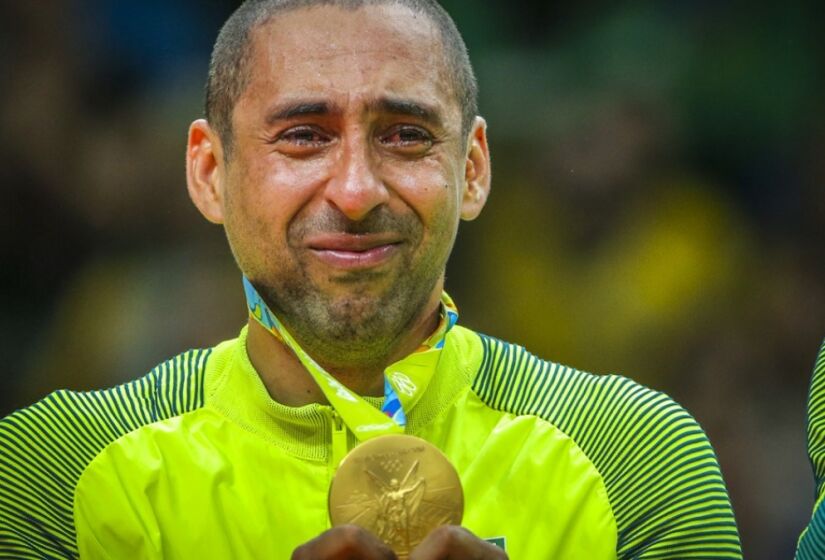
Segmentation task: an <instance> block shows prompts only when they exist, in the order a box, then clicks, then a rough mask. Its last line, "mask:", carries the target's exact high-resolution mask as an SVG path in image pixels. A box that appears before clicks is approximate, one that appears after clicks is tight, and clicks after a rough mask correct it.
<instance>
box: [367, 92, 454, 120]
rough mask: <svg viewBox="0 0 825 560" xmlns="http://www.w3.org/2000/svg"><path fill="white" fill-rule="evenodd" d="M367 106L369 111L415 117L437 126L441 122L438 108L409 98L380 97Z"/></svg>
mask: <svg viewBox="0 0 825 560" xmlns="http://www.w3.org/2000/svg"><path fill="white" fill-rule="evenodd" d="M368 108H369V109H370V110H371V111H375V112H379V113H390V114H393V115H405V116H410V117H415V118H417V119H420V120H422V121H425V122H428V123H430V124H433V125H435V126H439V127H440V126H442V124H443V122H442V121H443V119H442V118H441V112H440V111H438V109H436V108H435V107H433V106H431V105H427V104H424V103H420V102H418V101H412V100H409V99H397V98H393V97H382V98H380V99H377V100H375V101H373V102H372V103H370V104H369V106H368Z"/></svg>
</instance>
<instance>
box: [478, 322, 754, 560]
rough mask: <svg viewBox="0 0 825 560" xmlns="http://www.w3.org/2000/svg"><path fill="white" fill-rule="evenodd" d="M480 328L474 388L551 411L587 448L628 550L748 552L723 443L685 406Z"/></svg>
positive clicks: (491, 399)
mask: <svg viewBox="0 0 825 560" xmlns="http://www.w3.org/2000/svg"><path fill="white" fill-rule="evenodd" d="M479 338H480V345H481V351H482V359H481V365H480V367H479V369H478V372H477V374H476V376H475V378H474V381H473V385H472V387H473V390H474V391H475V393H476V394H477V395H478V397H479V398H480V399H481V400H482V401H484V402H485V403H486V404H487V405H488V406H490V407H491V408H494V409H498V410H503V411H506V412H510V413H512V414H516V415H532V416H537V417H539V418H542V419H544V420H545V421H547V422H549V423H551V424H553V425H554V426H555V427H556V428H558V429H559V430H561V431H562V432H563V433H565V434H566V435H567V436H568V437H570V438H571V439H572V440H573V442H574V443H575V444H576V445H577V446H578V447H580V448H581V449H582V451H583V452H584V454H585V455H586V456H587V457H588V458H589V459H590V461H591V462H592V463H593V465H594V466H595V468H596V469H597V470H598V472H599V473H600V475H601V476H602V479H603V480H604V482H605V486H606V488H607V492H608V497H609V500H610V504H611V507H612V508H613V513H614V516H615V518H616V523H617V527H618V531H619V534H618V540H619V542H618V551H617V552H618V553H619V558H637V557H642V558H644V557H647V556H648V555H651V556H655V557H657V558H660V557H661V558H680V557H683V556H680V555H684V556H691V555H695V554H696V553H697V551H700V550H701V551H705V552H707V551H709V550H710V551H712V553H713V554H716V556H714V557H718V558H728V557H730V558H739V557H741V552H740V547H739V537H738V533H737V530H736V525H735V521H734V517H733V512H732V509H731V506H730V500H729V498H728V495H727V490H726V489H725V485H724V482H723V480H722V476H721V472H720V469H719V465H718V462H717V459H716V456H715V454H714V451H713V448H712V447H711V445H710V442H709V441H708V438H707V436H706V435H705V433H704V432H703V430H702V429H701V427H700V426H699V424H698V423H697V422H696V420H694V419H693V417H692V416H691V415H690V414H689V413H688V412H687V411H685V409H684V408H682V407H681V406H679V404H677V403H676V402H675V401H674V400H673V399H671V398H670V397H668V396H667V395H665V394H664V393H661V392H658V391H654V390H651V389H649V388H647V387H644V386H642V385H640V384H638V383H636V382H634V381H632V380H630V379H628V378H626V377H622V376H618V375H592V374H590V373H587V372H583V371H579V370H576V369H574V368H570V367H566V366H563V365H560V364H557V363H554V362H550V361H546V360H542V359H540V358H538V357H536V356H534V355H532V354H531V353H530V352H528V351H527V350H526V349H524V348H523V347H521V346H517V345H514V344H510V343H507V342H504V341H501V340H497V339H495V338H491V337H487V336H484V335H479ZM657 554H658V555H657ZM662 554H664V555H662Z"/></svg>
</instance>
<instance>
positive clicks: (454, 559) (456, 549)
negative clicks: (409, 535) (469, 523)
mask: <svg viewBox="0 0 825 560" xmlns="http://www.w3.org/2000/svg"><path fill="white" fill-rule="evenodd" d="M469 559H472V560H507V559H508V556H507V553H506V552H504V551H503V550H501V549H500V548H498V547H497V546H495V545H492V544H490V543H488V542H486V541H483V540H481V539H479V538H478V537H476V536H475V535H474V534H472V533H471V532H470V531H468V530H467V529H465V528H464V527H458V526H456V525H442V526H441V527H438V528H437V529H435V530H433V532H432V533H430V534H429V535H427V537H426V538H425V539H424V540H423V541H421V544H419V545H418V546H417V547H415V550H413V551H412V552H411V553H410V560H469Z"/></svg>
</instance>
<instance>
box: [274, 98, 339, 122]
mask: <svg viewBox="0 0 825 560" xmlns="http://www.w3.org/2000/svg"><path fill="white" fill-rule="evenodd" d="M332 112H333V110H332V108H331V107H330V105H329V103H327V102H326V101H298V102H295V103H286V104H284V105H279V106H277V107H275V108H273V109H272V110H271V111H269V114H268V115H267V117H266V123H267V124H273V123H275V122H278V121H284V120H288V119H292V118H295V117H305V116H312V115H329V114H330V113H332Z"/></svg>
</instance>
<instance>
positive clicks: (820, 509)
mask: <svg viewBox="0 0 825 560" xmlns="http://www.w3.org/2000/svg"><path fill="white" fill-rule="evenodd" d="M807 424H808V427H807V432H808V457H809V458H810V460H811V465H812V466H813V469H814V479H815V481H816V502H815V505H814V513H813V516H812V517H811V522H810V523H809V524H808V526H807V527H806V528H805V530H804V531H803V532H802V536H801V537H800V538H799V545H798V547H797V551H796V558H797V560H817V559H821V558H825V506H823V505H822V504H823V501H825V340H823V341H822V347H821V348H820V349H819V358H817V360H816V365H815V366H814V373H813V377H812V378H811V388H810V390H809V392H808V413H807Z"/></svg>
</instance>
